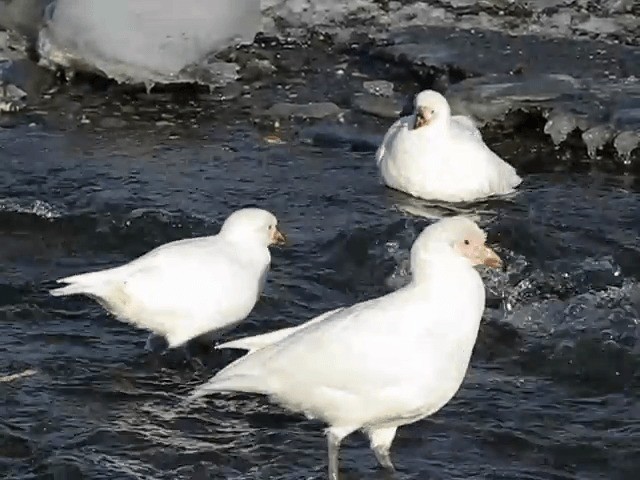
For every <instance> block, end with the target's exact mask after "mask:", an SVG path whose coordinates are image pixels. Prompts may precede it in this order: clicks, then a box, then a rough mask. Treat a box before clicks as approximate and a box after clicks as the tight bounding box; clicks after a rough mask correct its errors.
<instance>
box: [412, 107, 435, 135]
mask: <svg viewBox="0 0 640 480" xmlns="http://www.w3.org/2000/svg"><path fill="white" fill-rule="evenodd" d="M430 121H431V111H430V110H428V109H426V108H423V107H418V108H417V109H416V123H415V124H414V126H413V129H414V130H415V129H417V128H420V127H423V126H425V125H429V122H430Z"/></svg>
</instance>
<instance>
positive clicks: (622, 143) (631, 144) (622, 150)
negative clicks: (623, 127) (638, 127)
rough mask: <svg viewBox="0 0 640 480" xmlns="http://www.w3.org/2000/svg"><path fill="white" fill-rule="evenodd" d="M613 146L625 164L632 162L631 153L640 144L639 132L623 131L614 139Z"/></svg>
mask: <svg viewBox="0 0 640 480" xmlns="http://www.w3.org/2000/svg"><path fill="white" fill-rule="evenodd" d="M613 146H614V147H615V149H616V150H617V152H618V154H619V155H620V156H621V157H622V160H623V162H624V163H625V164H627V165H628V164H630V163H631V153H632V152H633V151H634V150H635V149H636V148H638V146H640V133H639V132H630V131H627V132H622V133H621V134H620V135H618V136H617V137H616V139H615V140H614V141H613Z"/></svg>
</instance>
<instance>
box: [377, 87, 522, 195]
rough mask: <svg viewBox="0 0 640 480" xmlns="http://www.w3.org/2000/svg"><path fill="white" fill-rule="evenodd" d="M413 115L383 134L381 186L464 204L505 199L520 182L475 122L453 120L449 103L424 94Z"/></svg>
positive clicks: (430, 93)
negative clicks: (490, 199) (492, 197)
mask: <svg viewBox="0 0 640 480" xmlns="http://www.w3.org/2000/svg"><path fill="white" fill-rule="evenodd" d="M414 105H415V106H414V112H413V114H412V115H409V116H407V117H402V118H400V119H399V120H398V121H396V122H395V123H394V124H393V125H392V126H391V128H389V130H388V131H387V133H386V134H385V136H384V139H383V140H382V144H381V145H380V147H379V148H378V151H377V152H376V163H377V165H378V169H379V170H380V174H381V176H382V180H383V181H384V183H385V184H386V185H387V186H389V187H391V188H393V189H396V190H400V191H402V192H405V193H408V194H410V195H413V196H414V197H419V198H423V199H425V200H440V201H445V202H463V201H473V200H478V199H481V198H486V197H489V196H492V195H504V194H507V193H511V192H513V191H514V189H515V187H517V186H518V185H519V184H520V183H521V182H522V179H521V178H520V177H519V176H518V174H517V173H516V171H515V169H514V168H513V167H512V166H511V165H509V164H508V163H506V162H505V161H504V160H502V159H501V158H500V157H499V156H498V155H496V154H495V153H493V152H492V151H491V149H490V148H489V147H487V145H486V144H485V143H484V140H483V139H482V135H481V134H480V131H479V130H478V129H477V128H476V127H475V125H474V123H473V120H472V119H471V118H469V117H465V116H462V115H455V116H451V109H450V107H449V103H448V102H447V100H446V99H445V98H444V97H443V96H442V95H440V94H439V93H438V92H434V91H433V90H425V91H423V92H421V93H419V94H418V95H417V96H416V98H415V104H414Z"/></svg>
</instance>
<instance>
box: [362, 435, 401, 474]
mask: <svg viewBox="0 0 640 480" xmlns="http://www.w3.org/2000/svg"><path fill="white" fill-rule="evenodd" d="M396 429H397V427H387V428H377V429H371V430H369V431H368V432H367V433H368V435H369V440H371V449H372V450H373V453H375V455H376V459H377V460H378V463H379V464H380V466H381V467H382V468H384V469H386V470H389V471H390V472H393V471H395V467H394V466H393V463H392V462H391V457H390V456H389V449H390V448H391V443H392V442H393V439H394V438H395V436H396Z"/></svg>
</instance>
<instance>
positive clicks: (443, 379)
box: [192, 217, 485, 463]
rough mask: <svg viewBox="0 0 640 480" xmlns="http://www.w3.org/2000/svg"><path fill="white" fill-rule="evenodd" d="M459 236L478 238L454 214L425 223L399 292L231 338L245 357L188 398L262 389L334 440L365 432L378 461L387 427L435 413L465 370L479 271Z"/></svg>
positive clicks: (479, 300)
mask: <svg viewBox="0 0 640 480" xmlns="http://www.w3.org/2000/svg"><path fill="white" fill-rule="evenodd" d="M467 232H472V233H471V234H473V235H481V234H482V232H481V231H480V229H479V228H478V227H477V225H475V223H473V222H472V221H471V220H468V219H464V218H462V217H454V218H449V219H444V220H441V221H439V222H437V223H436V224H434V225H432V226H430V227H428V228H427V229H425V231H424V232H423V233H422V234H421V235H420V236H419V237H418V239H417V240H416V242H415V244H414V246H413V248H412V253H411V269H412V280H411V282H410V283H409V284H408V285H407V286H405V287H403V288H402V289H400V290H397V291H395V292H393V293H390V294H388V295H385V296H383V297H380V298H376V299H373V300H369V301H366V302H362V303H358V304H355V305H353V306H351V307H348V308H342V309H337V310H334V311H331V312H327V313H326V314H324V315H321V316H320V317H317V318H315V319H313V320H311V321H309V322H307V323H305V324H303V325H301V326H299V327H293V328H289V329H283V330H279V331H276V332H272V333H271V334H265V335H259V336H257V337H250V338H248V339H244V342H243V341H242V340H238V341H235V342H230V343H229V344H228V345H227V346H228V347H230V348H245V349H247V350H250V353H249V354H247V355H245V356H244V357H242V358H240V359H239V360H236V361H235V362H233V363H232V364H230V365H229V366H227V367H226V368H224V369H223V370H221V371H220V372H219V373H218V374H217V375H215V376H214V377H213V378H212V379H211V380H210V381H209V382H207V383H206V384H204V385H202V386H201V387H199V388H197V389H196V390H195V392H194V393H193V395H192V398H197V397H200V396H202V395H206V394H208V393H212V392H219V391H242V392H253V393H261V394H265V395H269V396H270V397H271V398H272V399H274V400H275V401H277V402H279V403H281V404H282V405H284V406H285V407H288V408H290V409H292V410H295V411H299V412H303V413H305V414H306V415H307V416H308V417H312V418H318V419H321V420H324V421H325V422H327V423H329V425H330V428H329V433H330V434H334V435H335V436H336V437H337V438H342V437H344V436H345V435H348V434H349V433H351V432H353V431H355V430H358V429H362V430H364V431H366V432H367V433H368V434H369V436H370V438H371V439H372V445H374V444H376V442H377V443H378V444H380V445H382V446H381V447H380V445H379V447H380V448H382V450H381V452H383V453H382V454H381V457H379V459H380V458H382V460H381V463H383V460H384V458H383V457H384V448H386V449H387V450H388V446H389V445H390V443H391V441H392V440H393V437H394V435H395V428H396V427H398V426H400V425H403V424H406V423H410V422H413V421H416V420H418V419H421V418H423V417H425V416H427V415H430V414H431V413H433V412H435V411H437V410H438V409H440V408H441V407H442V406H443V405H444V404H445V403H447V402H448V401H449V400H450V399H451V397H452V396H453V395H454V394H455V392H456V391H457V390H458V388H459V386H460V384H461V383H462V380H463V377H464V375H465V372H466V370H467V367H468V364H469V360H470V357H471V352H472V349H473V346H474V343H475V340H476V336H477V332H478V327H479V324H480V319H481V317H482V312H483V309H484V300H485V293H484V286H483V283H482V280H481V278H480V276H479V274H478V273H477V272H476V271H475V269H474V268H473V267H472V264H471V263H470V262H469V261H468V260H467V259H466V258H464V257H463V256H461V255H460V254H459V253H457V252H456V251H455V250H454V248H453V243H454V241H462V238H464V235H466V234H467ZM478 232H480V233H478ZM480 242H481V243H483V242H484V235H483V234H482V237H481V240H480ZM234 343H235V345H234ZM374 451H376V455H378V450H376V449H375V448H374Z"/></svg>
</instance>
